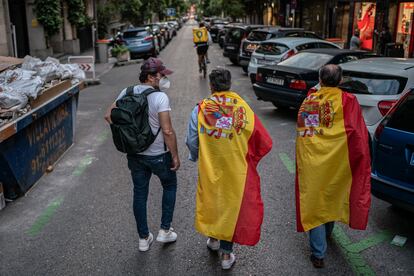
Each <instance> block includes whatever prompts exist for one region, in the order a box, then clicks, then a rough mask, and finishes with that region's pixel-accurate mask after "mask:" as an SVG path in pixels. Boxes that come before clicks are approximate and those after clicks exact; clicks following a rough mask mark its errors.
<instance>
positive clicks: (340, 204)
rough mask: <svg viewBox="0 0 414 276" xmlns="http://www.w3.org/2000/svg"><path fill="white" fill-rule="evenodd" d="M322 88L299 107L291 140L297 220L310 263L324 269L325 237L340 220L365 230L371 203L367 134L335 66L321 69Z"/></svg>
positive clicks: (353, 97)
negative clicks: (293, 144)
mask: <svg viewBox="0 0 414 276" xmlns="http://www.w3.org/2000/svg"><path fill="white" fill-rule="evenodd" d="M319 79H320V85H321V89H320V90H318V91H316V92H313V93H310V94H309V95H308V97H307V98H306V99H305V100H304V102H303V103H302V106H301V108H300V110H299V114H298V121H297V138H296V162H297V171H296V215H297V217H296V220H297V230H298V231H299V232H304V231H309V239H310V247H311V252H312V254H311V261H312V263H313V265H314V266H315V267H316V268H322V267H323V266H324V258H325V254H326V249H327V243H326V238H327V237H329V236H330V235H331V233H332V230H333V228H334V222H335V221H340V222H343V223H345V224H348V225H349V226H350V227H351V228H353V229H360V230H363V229H365V228H366V226H367V221H368V211H369V208H370V202H371V189H370V187H371V186H370V185H371V184H370V183H371V179H370V177H371V167H370V161H371V160H370V150H369V142H368V139H369V138H368V137H369V136H368V131H367V128H366V125H365V122H364V118H363V117H362V112H361V108H360V106H359V104H358V101H357V99H356V97H355V96H354V95H352V94H349V93H346V92H343V91H342V90H341V89H339V88H338V87H337V86H338V85H339V83H340V82H341V80H342V70H341V68H340V67H339V66H337V65H326V66H324V67H322V68H321V69H320V72H319Z"/></svg>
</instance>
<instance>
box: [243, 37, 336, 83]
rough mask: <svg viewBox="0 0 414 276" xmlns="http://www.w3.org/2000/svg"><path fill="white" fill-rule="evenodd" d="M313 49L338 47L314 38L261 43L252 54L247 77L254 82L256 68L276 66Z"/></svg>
mask: <svg viewBox="0 0 414 276" xmlns="http://www.w3.org/2000/svg"><path fill="white" fill-rule="evenodd" d="M315 48H340V47H339V46H338V45H336V44H334V43H331V42H328V41H325V40H322V39H315V38H305V37H282V38H274V39H269V40H266V41H263V42H261V43H260V46H259V47H258V48H257V49H256V50H255V51H254V52H253V54H252V57H251V59H250V63H249V68H248V75H249V77H250V79H251V80H252V83H254V82H255V79H256V74H257V68H258V67H260V66H264V65H276V64H278V63H279V62H281V61H283V60H286V59H288V58H289V57H291V56H293V55H295V54H296V53H298V52H300V51H302V50H308V49H315Z"/></svg>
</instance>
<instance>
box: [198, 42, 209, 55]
mask: <svg viewBox="0 0 414 276" xmlns="http://www.w3.org/2000/svg"><path fill="white" fill-rule="evenodd" d="M207 50H208V44H205V45H198V46H197V55H199V56H200V55H205V54H207Z"/></svg>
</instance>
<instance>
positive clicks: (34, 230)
mask: <svg viewBox="0 0 414 276" xmlns="http://www.w3.org/2000/svg"><path fill="white" fill-rule="evenodd" d="M62 202H63V197H59V198H57V199H55V200H54V201H52V202H51V203H50V204H49V205H48V206H47V208H46V210H44V211H43V213H42V214H41V215H40V216H39V217H38V218H37V219H36V221H35V222H34V223H33V225H32V227H30V229H29V230H28V231H27V234H28V235H30V236H36V235H37V234H39V233H40V232H41V231H42V229H43V227H45V225H46V224H47V223H48V222H49V221H50V219H51V218H52V216H53V214H54V213H55V212H56V209H57V208H58V207H59V206H60V205H61V204H62Z"/></svg>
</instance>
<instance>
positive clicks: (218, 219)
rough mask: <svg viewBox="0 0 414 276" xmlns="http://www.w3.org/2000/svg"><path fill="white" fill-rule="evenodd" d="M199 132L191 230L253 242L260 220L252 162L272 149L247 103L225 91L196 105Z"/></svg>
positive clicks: (257, 238)
mask: <svg viewBox="0 0 414 276" xmlns="http://www.w3.org/2000/svg"><path fill="white" fill-rule="evenodd" d="M198 133H199V163H198V175H199V179H198V188H197V200H196V205H197V206H196V217H195V227H196V230H197V231H198V232H200V233H201V234H203V235H205V236H209V237H213V238H216V239H219V240H225V241H231V242H236V243H239V244H244V245H255V244H256V243H257V242H258V241H259V239H260V227H261V224H262V221H263V202H262V199H261V195H260V177H259V174H258V173H257V170H256V166H257V164H258V163H259V161H260V159H261V158H262V157H263V156H265V155H266V154H267V153H268V152H269V151H270V150H271V148H272V140H271V138H270V136H269V134H268V132H267V131H266V129H265V128H264V127H263V125H262V123H261V122H260V120H259V118H258V117H257V116H256V115H255V114H254V113H253V111H252V110H251V108H250V107H249V105H248V104H247V103H246V102H245V101H244V100H243V99H242V98H241V97H240V96H239V95H238V94H236V93H234V92H230V91H227V92H216V93H214V94H212V95H211V97H210V98H207V99H205V100H203V101H202V102H200V103H199V112H198Z"/></svg>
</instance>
